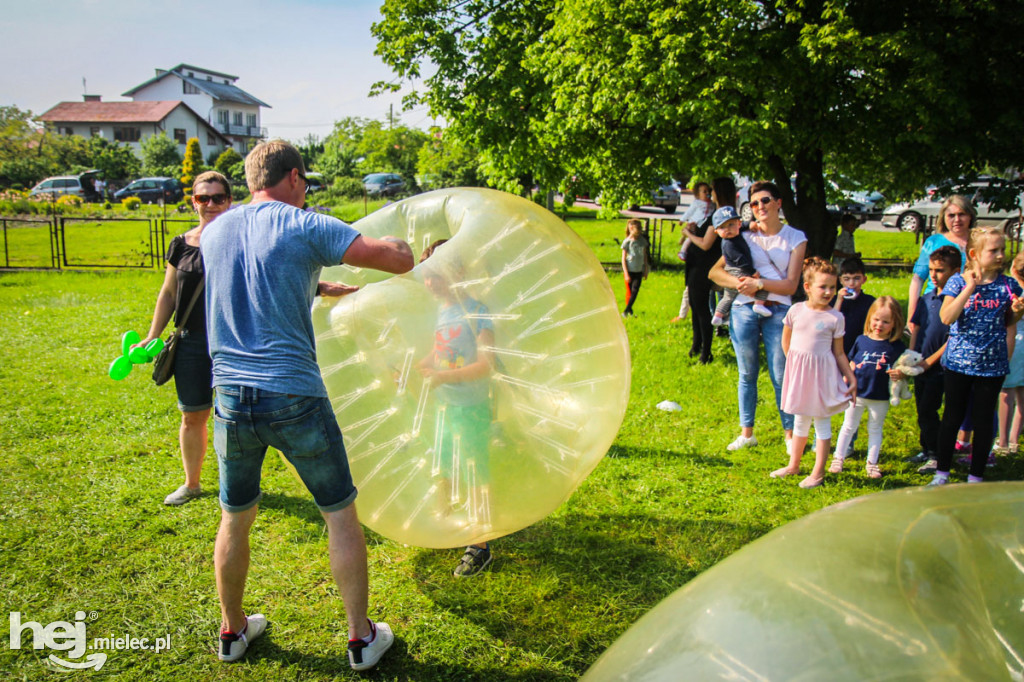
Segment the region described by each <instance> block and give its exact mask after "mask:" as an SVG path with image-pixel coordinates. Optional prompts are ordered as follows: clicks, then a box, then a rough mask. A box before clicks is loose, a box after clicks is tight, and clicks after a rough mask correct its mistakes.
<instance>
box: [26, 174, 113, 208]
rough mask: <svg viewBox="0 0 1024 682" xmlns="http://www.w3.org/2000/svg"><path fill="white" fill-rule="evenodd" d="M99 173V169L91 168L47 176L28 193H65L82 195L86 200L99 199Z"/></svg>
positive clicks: (55, 194)
mask: <svg viewBox="0 0 1024 682" xmlns="http://www.w3.org/2000/svg"><path fill="white" fill-rule="evenodd" d="M97 175H99V171H97V170H91V171H86V172H84V173H81V174H79V175H57V176H55V177H52V178H46V179H45V180H43V181H42V182H40V183H39V184H37V185H36V186H35V187H33V188H32V189H31V190H29V193H28V195H29V196H30V197H34V196H38V195H40V194H49V195H52V196H54V197H62V196H64V195H65V194H73V195H74V196H76V197H81V198H82V199H83V200H84V201H98V200H99V195H98V194H96V187H95V181H96V176H97Z"/></svg>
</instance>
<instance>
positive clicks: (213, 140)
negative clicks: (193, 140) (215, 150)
mask: <svg viewBox="0 0 1024 682" xmlns="http://www.w3.org/2000/svg"><path fill="white" fill-rule="evenodd" d="M215 144H217V138H216V137H214V136H213V133H209V132H208V133H206V145H207V146H208V147H212V146H213V145H215Z"/></svg>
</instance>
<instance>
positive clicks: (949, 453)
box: [935, 369, 973, 479]
mask: <svg viewBox="0 0 1024 682" xmlns="http://www.w3.org/2000/svg"><path fill="white" fill-rule="evenodd" d="M942 375H943V393H944V399H945V401H946V408H945V410H943V412H942V424H941V426H940V427H939V449H938V451H937V452H936V455H937V457H936V458H935V459H936V460H937V462H938V464H937V465H936V471H935V475H936V477H937V478H942V479H946V478H949V469H950V467H951V466H952V465H953V448H954V447H955V446H956V439H957V432H958V431H959V429H960V424H961V422H962V421H963V419H964V416H965V415H966V414H967V403H968V401H969V400H970V398H971V383H972V382H971V379H973V377H970V376H968V375H966V374H960V373H959V372H954V371H952V370H949V369H947V370H944V371H943V373H942Z"/></svg>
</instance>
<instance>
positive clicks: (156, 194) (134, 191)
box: [114, 178, 185, 204]
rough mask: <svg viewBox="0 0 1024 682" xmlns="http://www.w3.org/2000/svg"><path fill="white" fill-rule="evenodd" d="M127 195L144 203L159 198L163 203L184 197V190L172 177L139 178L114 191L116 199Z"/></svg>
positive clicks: (153, 202) (119, 199)
mask: <svg viewBox="0 0 1024 682" xmlns="http://www.w3.org/2000/svg"><path fill="white" fill-rule="evenodd" d="M128 197H138V198H139V199H141V200H142V203H144V204H155V203H157V202H159V201H160V200H161V199H163V200H164V203H165V204H176V203H178V202H179V201H181V200H182V199H184V198H185V192H184V190H183V189H182V188H181V183H180V182H178V181H177V180H175V179H174V178H139V179H138V180H135V181H133V182H131V183H129V184H128V185H127V186H125V187H123V188H121V189H119V190H117V191H116V192H114V199H116V200H117V201H121V200H122V199H127V198H128Z"/></svg>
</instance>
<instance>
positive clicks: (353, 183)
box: [331, 178, 363, 199]
mask: <svg viewBox="0 0 1024 682" xmlns="http://www.w3.org/2000/svg"><path fill="white" fill-rule="evenodd" d="M331 190H332V194H335V195H337V196H340V197H344V198H346V199H356V198H359V197H361V196H363V181H362V180H360V179H359V178H338V179H337V180H335V181H334V184H333V185H331Z"/></svg>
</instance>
